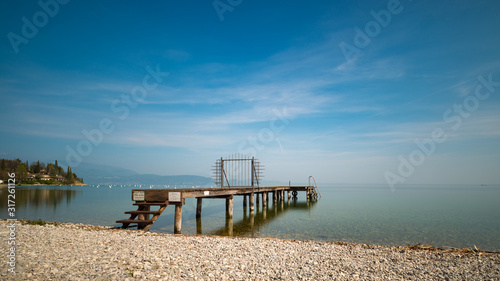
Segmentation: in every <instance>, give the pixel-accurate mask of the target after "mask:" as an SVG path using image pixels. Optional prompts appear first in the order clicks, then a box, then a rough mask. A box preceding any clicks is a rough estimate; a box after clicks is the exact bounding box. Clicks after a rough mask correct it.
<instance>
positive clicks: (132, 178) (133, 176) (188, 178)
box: [75, 163, 213, 186]
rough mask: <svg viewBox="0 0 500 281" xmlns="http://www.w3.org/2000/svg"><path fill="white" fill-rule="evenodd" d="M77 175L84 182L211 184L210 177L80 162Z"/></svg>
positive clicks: (76, 169) (174, 184)
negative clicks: (143, 170) (138, 170)
mask: <svg viewBox="0 0 500 281" xmlns="http://www.w3.org/2000/svg"><path fill="white" fill-rule="evenodd" d="M75 171H78V175H79V176H80V177H82V178H83V180H84V182H85V183H86V184H127V185H129V184H130V185H134V184H143V185H173V186H176V185H177V186H181V185H185V186H203V185H213V181H212V179H211V178H207V177H202V176H194V175H179V176H160V175H152V174H139V173H137V172H135V171H132V170H128V169H122V168H117V167H112V166H106V165H94V164H87V163H82V164H81V165H80V166H78V167H75Z"/></svg>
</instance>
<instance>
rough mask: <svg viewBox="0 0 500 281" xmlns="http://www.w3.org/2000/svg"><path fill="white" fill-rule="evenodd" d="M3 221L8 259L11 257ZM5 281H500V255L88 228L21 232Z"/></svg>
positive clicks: (1, 238) (0, 236)
mask: <svg viewBox="0 0 500 281" xmlns="http://www.w3.org/2000/svg"><path fill="white" fill-rule="evenodd" d="M6 225H7V222H6V221H1V222H0V229H1V230H0V243H1V244H0V245H2V246H1V247H0V255H1V256H2V257H4V258H6V256H7V254H8V252H7V251H8V244H7V239H6V238H7V234H8V232H7V231H8V229H7V228H6ZM16 236H17V237H16V259H17V260H16V268H15V270H16V274H15V275H13V274H12V273H10V272H7V268H6V267H3V268H4V269H3V270H2V272H1V276H0V279H2V280H49V279H52V280H87V279H95V280H127V279H128V280H135V279H137V280H141V279H142V280H177V279H189V280H270V279H272V280H275V279H276V280H358V279H359V280H374V279H376V280H395V279H404V280H443V279H450V280H456V279H460V280H463V279H467V280H469V279H470V280H498V279H499V278H500V254H499V253H492V254H488V253H484V252H478V251H476V252H474V251H471V252H461V251H454V252H449V253H446V252H440V251H426V250H422V249H410V248H403V247H383V246H373V245H355V244H347V243H339V244H336V243H321V242H314V241H292V240H280V239H263V238H230V237H217V236H185V235H172V234H162V233H151V232H142V231H137V230H121V229H112V228H110V227H98V226H90V225H82V224H69V223H63V224H59V225H58V226H54V225H49V224H47V225H45V226H39V225H21V224H20V223H18V226H17V228H16Z"/></svg>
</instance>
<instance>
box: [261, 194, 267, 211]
mask: <svg viewBox="0 0 500 281" xmlns="http://www.w3.org/2000/svg"><path fill="white" fill-rule="evenodd" d="M266 206H267V192H262V208H265V207H266Z"/></svg>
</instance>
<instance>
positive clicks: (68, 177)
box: [66, 166, 75, 184]
mask: <svg viewBox="0 0 500 281" xmlns="http://www.w3.org/2000/svg"><path fill="white" fill-rule="evenodd" d="M66 182H67V183H68V184H74V183H75V177H74V175H73V171H71V168H70V167H69V166H68V169H67V171H66Z"/></svg>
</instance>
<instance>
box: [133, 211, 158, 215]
mask: <svg viewBox="0 0 500 281" xmlns="http://www.w3.org/2000/svg"><path fill="white" fill-rule="evenodd" d="M159 212H160V211H128V212H125V214H131V215H135V214H156V213H159Z"/></svg>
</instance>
